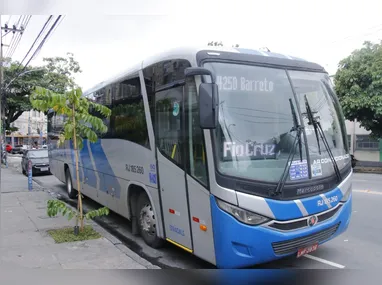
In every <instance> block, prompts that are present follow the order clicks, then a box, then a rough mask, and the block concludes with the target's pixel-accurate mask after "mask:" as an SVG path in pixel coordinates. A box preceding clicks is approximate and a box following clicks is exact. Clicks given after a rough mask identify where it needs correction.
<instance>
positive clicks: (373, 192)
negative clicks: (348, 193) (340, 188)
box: [353, 190, 382, 195]
mask: <svg viewBox="0 0 382 285" xmlns="http://www.w3.org/2000/svg"><path fill="white" fill-rule="evenodd" d="M353 192H358V193H368V194H376V195H382V192H378V191H371V190H353Z"/></svg>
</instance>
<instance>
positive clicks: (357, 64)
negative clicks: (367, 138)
mask: <svg viewBox="0 0 382 285" xmlns="http://www.w3.org/2000/svg"><path fill="white" fill-rule="evenodd" d="M334 85H335V89H336V92H337V95H338V97H339V101H340V103H341V106H342V109H343V112H344V115H345V117H346V119H348V120H350V121H354V120H355V119H356V120H357V121H359V122H360V125H361V127H364V128H365V129H366V130H368V131H371V132H372V135H374V136H375V137H382V42H381V43H380V44H372V43H370V42H365V43H364V45H363V47H362V48H361V49H358V50H355V51H353V52H352V54H351V55H349V56H348V57H346V58H345V59H343V60H341V61H340V63H339V68H338V70H337V72H336V74H335V76H334Z"/></svg>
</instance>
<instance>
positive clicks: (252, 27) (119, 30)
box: [0, 0, 382, 90]
mask: <svg viewBox="0 0 382 285" xmlns="http://www.w3.org/2000/svg"><path fill="white" fill-rule="evenodd" d="M138 2H139V1H131V0H124V1H122V0H108V1H104V0H98V1H92V0H81V1H79V0H66V1H58V0H57V1H52V0H50V1H48V0H35V1H33V5H31V4H30V3H31V2H29V1H27V0H6V1H5V4H4V3H2V4H0V11H2V12H1V14H2V15H3V16H1V21H2V25H4V23H5V22H7V21H8V20H9V17H10V15H12V17H11V19H10V22H9V24H13V22H14V21H16V20H17V18H18V15H33V16H32V18H31V20H30V22H29V25H28V27H27V29H26V30H25V33H24V35H23V36H22V39H21V41H20V43H19V45H18V47H17V50H16V51H15V53H14V54H13V59H14V60H21V59H23V58H24V56H25V55H26V53H27V51H28V50H29V49H30V47H31V45H32V43H33V41H34V40H35V38H36V36H37V35H38V33H39V32H40V30H41V28H42V27H43V25H44V23H45V21H46V20H47V18H48V16H49V15H51V14H53V15H59V14H60V15H64V16H65V17H64V19H63V21H62V22H61V23H60V25H59V26H58V27H57V29H56V30H55V31H54V33H53V34H52V35H51V36H50V38H49V40H48V41H47V42H46V43H45V44H44V46H43V47H42V49H41V51H40V53H39V54H38V56H37V57H36V58H35V59H33V60H32V61H31V63H30V65H33V66H38V65H41V64H42V63H43V61H42V59H43V57H51V56H65V55H66V53H67V52H72V53H74V57H75V59H76V60H77V61H78V62H79V63H80V66H81V69H82V71H83V72H82V73H81V74H79V75H77V76H76V81H77V83H78V84H79V85H80V86H81V87H82V88H83V89H84V90H86V89H89V88H91V87H92V86H93V85H96V84H97V83H99V82H101V81H104V80H106V79H108V78H109V77H111V76H113V75H115V74H118V73H119V72H121V71H123V70H125V69H127V68H128V67H129V66H130V65H134V64H135V63H137V62H138V61H139V60H142V59H144V57H145V56H149V55H150V54H152V53H156V52H160V51H162V50H164V49H167V48H172V47H177V46H185V45H206V44H207V43H208V42H209V41H212V40H214V41H222V42H223V44H225V45H227V46H231V45H233V44H239V45H240V47H243V48H252V49H259V48H261V47H268V48H269V49H270V50H271V51H272V52H278V53H285V54H289V55H294V56H297V57H302V58H305V59H307V60H310V61H313V62H317V63H319V64H321V65H322V66H324V67H325V68H326V70H327V71H328V72H329V74H334V73H335V72H336V69H337V64H338V62H339V61H340V60H341V59H342V58H344V57H346V56H348V55H349V54H350V53H351V52H352V51H353V50H354V49H357V48H360V47H361V46H362V43H363V42H364V41H365V40H369V41H372V42H377V41H378V42H379V41H380V40H381V39H382V18H381V17H380V15H381V11H382V1H380V0H375V1H370V0H363V1H351V0H348V1H342V0H336V1H328V0H321V1H307V0H305V1H298V0H288V1H272V0H267V1H255V0H250V1H241V0H235V1H228V0H220V1H216V0H209V1H206V0H203V1H200V0H193V1H180V0H178V1H173V0H156V1H153V0H147V1H142V2H139V4H137V3H138ZM94 3H97V5H95V4H94ZM11 37H12V36H10V35H7V36H5V37H4V38H3V41H4V43H5V44H7V43H9V41H10V39H11ZM6 52H7V50H6V47H5V48H4V54H5V55H6Z"/></svg>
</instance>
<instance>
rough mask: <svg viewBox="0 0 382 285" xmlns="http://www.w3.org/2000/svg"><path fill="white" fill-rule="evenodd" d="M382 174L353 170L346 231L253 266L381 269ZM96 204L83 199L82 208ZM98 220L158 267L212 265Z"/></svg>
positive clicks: (54, 183) (122, 224)
mask: <svg viewBox="0 0 382 285" xmlns="http://www.w3.org/2000/svg"><path fill="white" fill-rule="evenodd" d="M8 161H9V167H16V168H17V169H18V171H19V172H20V175H22V174H21V170H20V158H19V157H9V160H8ZM33 179H34V180H35V181H36V182H37V183H39V184H40V185H42V186H43V187H45V188H47V189H51V190H52V191H53V192H54V193H55V194H57V195H60V196H61V197H62V198H64V199H65V198H66V197H67V196H66V193H65V188H64V184H63V183H61V182H60V181H59V180H57V179H56V178H55V177H54V176H53V175H47V176H35V177H34V178H33ZM381 185H382V175H379V174H361V173H355V174H354V176H353V214H352V220H351V222H350V225H349V228H348V230H347V232H345V233H344V234H342V235H341V236H339V237H337V238H335V239H334V240H332V241H330V242H328V243H326V244H324V245H322V246H321V247H320V248H319V249H318V250H317V251H316V252H314V253H312V254H310V255H308V256H304V257H302V258H299V259H297V258H295V257H291V258H287V259H281V260H279V261H276V262H271V263H268V264H263V265H261V266H256V268H271V269H278V268H294V269H338V268H346V269H378V268H382V243H381V242H380V241H381V239H382V237H381V236H382V223H381V222H380V218H381V217H382V214H381V211H382V207H381V205H382V187H381ZM98 207H100V205H99V204H97V203H96V202H94V201H92V200H90V199H89V198H85V200H84V209H85V210H86V209H94V208H98ZM99 222H100V223H101V225H102V226H104V227H105V228H106V229H107V230H109V231H110V232H111V233H112V234H114V235H116V236H117V237H118V238H119V239H120V240H122V241H123V242H124V243H126V244H127V245H128V246H129V247H130V248H131V249H132V250H134V251H135V252H137V253H138V254H139V255H141V256H142V257H143V258H145V259H147V260H149V261H151V262H152V263H154V264H156V265H158V266H160V267H162V268H184V269H195V268H214V266H213V265H211V264H209V263H206V262H204V261H202V260H200V259H199V258H196V257H195V256H192V255H190V254H188V253H187V252H185V251H183V250H181V249H179V248H177V247H175V246H172V245H171V244H168V245H166V247H165V248H163V249H161V250H155V249H152V248H150V247H148V246H147V245H146V244H145V243H144V242H143V240H142V239H141V238H140V237H136V236H133V235H132V234H131V227H130V223H129V221H128V220H126V219H124V218H122V217H120V216H118V215H116V214H113V213H111V214H110V215H109V216H107V217H105V218H102V219H99Z"/></svg>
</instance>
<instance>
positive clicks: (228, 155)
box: [205, 62, 350, 182]
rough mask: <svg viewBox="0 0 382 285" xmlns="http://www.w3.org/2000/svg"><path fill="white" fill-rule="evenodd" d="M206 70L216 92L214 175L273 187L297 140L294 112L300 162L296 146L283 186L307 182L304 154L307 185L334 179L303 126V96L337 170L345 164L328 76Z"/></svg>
mask: <svg viewBox="0 0 382 285" xmlns="http://www.w3.org/2000/svg"><path fill="white" fill-rule="evenodd" d="M205 67H206V68H208V69H209V70H211V71H212V72H213V73H214V74H215V76H216V83H217V84H218V86H219V127H218V128H217V129H216V130H215V135H214V138H215V139H214V142H215V152H216V154H215V157H216V166H217V170H218V171H219V172H220V173H222V174H223V175H228V176H234V177H241V178H245V179H251V180H258V181H266V182H278V181H279V180H280V177H281V176H282V173H283V171H284V168H285V167H286V165H287V160H288V156H289V153H290V152H291V150H292V146H293V142H294V139H295V136H296V131H295V130H293V127H294V121H293V112H292V111H293V110H295V112H296V115H297V118H298V124H301V123H303V125H304V130H303V133H302V135H301V142H302V144H301V145H302V156H300V150H299V147H298V146H297V147H296V148H295V150H294V152H295V153H294V158H293V161H292V163H291V167H290V171H289V174H288V178H287V181H296V180H306V179H309V173H308V161H307V155H306V153H307V149H308V153H309V157H310V160H309V161H310V164H311V176H312V179H316V178H322V177H327V176H332V175H335V171H334V168H333V164H332V161H331V159H330V156H329V153H328V152H327V150H326V148H325V145H324V142H323V141H322V139H321V137H320V135H319V134H318V135H317V136H316V134H315V131H314V128H313V126H311V125H308V122H309V120H308V116H307V114H306V113H307V111H306V105H305V100H304V95H306V97H307V100H308V101H309V105H310V107H311V110H312V113H313V115H314V117H315V118H316V119H317V120H318V121H319V122H320V124H321V127H322V129H323V132H324V134H325V137H326V140H327V141H328V144H329V147H330V149H331V151H332V153H333V156H334V157H335V160H336V161H337V164H338V167H339V170H341V169H343V168H344V167H345V166H346V165H347V164H348V163H350V155H349V154H348V151H347V147H346V142H345V137H346V134H345V123H344V119H343V116H342V113H341V111H340V108H339V106H338V104H337V101H336V100H335V97H334V96H335V95H334V91H333V89H332V85H331V82H330V78H329V77H328V76H327V74H325V73H315V72H307V71H292V70H291V71H286V70H285V69H277V68H269V67H262V66H250V65H244V64H233V63H219V62H213V63H210V62H209V63H206V64H205ZM288 74H289V78H288ZM292 85H293V89H294V90H295V92H296V98H295V96H294V94H293V89H292ZM296 99H297V102H296ZM290 100H291V102H292V105H293V106H291V102H290ZM301 117H302V119H303V122H301V121H300V118H301ZM317 137H318V142H317ZM292 151H293V150H292Z"/></svg>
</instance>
